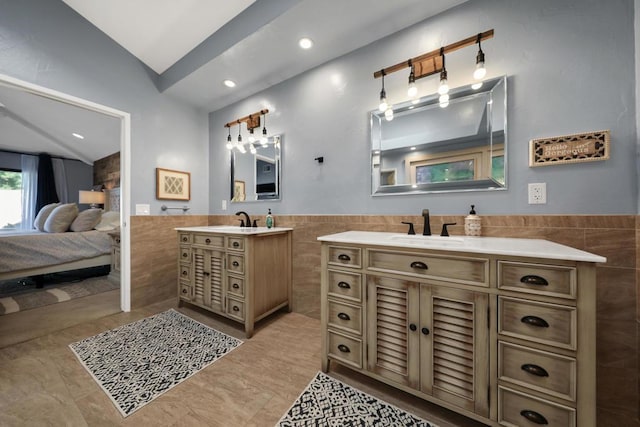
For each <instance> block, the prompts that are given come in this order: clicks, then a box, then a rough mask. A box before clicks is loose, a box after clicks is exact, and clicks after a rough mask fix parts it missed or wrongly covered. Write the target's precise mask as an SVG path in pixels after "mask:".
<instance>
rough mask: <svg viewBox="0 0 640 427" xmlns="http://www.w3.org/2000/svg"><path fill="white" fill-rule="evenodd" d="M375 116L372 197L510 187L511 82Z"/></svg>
mask: <svg viewBox="0 0 640 427" xmlns="http://www.w3.org/2000/svg"><path fill="white" fill-rule="evenodd" d="M393 113H394V114H393V118H392V120H386V119H385V114H384V113H381V112H380V111H377V110H376V111H372V112H371V193H372V195H374V196H379V195H393V194H422V193H430V192H446V191H470V190H503V189H506V187H507V181H506V178H507V163H506V154H507V78H506V77H499V78H495V79H491V80H487V81H484V82H483V83H482V86H480V87H477V86H476V85H469V86H462V87H459V88H456V89H452V90H451V91H450V92H449V100H448V102H442V103H441V102H440V100H439V95H438V94H434V95H432V96H428V97H423V98H422V99H420V100H419V101H418V102H412V101H407V102H404V103H402V104H397V105H394V106H393Z"/></svg>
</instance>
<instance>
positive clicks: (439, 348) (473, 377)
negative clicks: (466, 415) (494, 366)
mask: <svg viewBox="0 0 640 427" xmlns="http://www.w3.org/2000/svg"><path fill="white" fill-rule="evenodd" d="M487 317H488V295H486V294H481V293H476V292H471V291H465V290H460V289H451V288H444V287H438V286H429V285H422V286H421V287H420V359H421V360H420V364H421V368H420V375H421V378H420V389H421V390H422V392H424V393H427V394H430V395H432V396H434V397H437V398H438V399H441V400H444V401H447V402H449V403H452V404H454V405H456V406H459V407H461V408H464V409H466V410H469V411H472V412H474V413H476V414H478V415H482V416H485V417H486V416H488V415H489V401H488V399H489V394H488V392H489V390H488V387H489V382H488V378H489V372H488V371H489V345H488V343H489V329H488V324H487V323H488V321H487Z"/></svg>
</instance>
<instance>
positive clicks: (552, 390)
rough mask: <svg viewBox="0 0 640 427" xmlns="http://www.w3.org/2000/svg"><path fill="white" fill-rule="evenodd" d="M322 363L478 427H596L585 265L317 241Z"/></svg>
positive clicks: (591, 288) (590, 291) (590, 289)
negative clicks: (337, 366)
mask: <svg viewBox="0 0 640 427" xmlns="http://www.w3.org/2000/svg"><path fill="white" fill-rule="evenodd" d="M321 314H322V319H321V321H322V323H321V324H322V333H323V342H322V345H323V349H322V369H323V370H324V371H325V372H326V371H327V370H328V369H329V363H330V362H331V361H333V362H336V363H340V364H342V365H345V366H348V367H350V368H352V369H354V370H357V371H359V372H361V373H364V374H366V375H369V376H371V377H374V378H376V379H378V380H381V381H383V382H385V383H387V384H390V385H393V386H395V387H397V388H399V389H402V390H404V391H407V392H409V393H412V394H414V395H417V396H419V397H422V398H424V399H426V400H429V401H432V402H434V403H437V404H439V405H441V406H444V407H447V408H449V409H452V410H454V411H457V412H459V413H461V414H464V415H466V416H468V417H470V418H473V419H476V420H479V421H482V422H484V423H486V424H488V425H494V426H498V425H502V426H522V425H524V426H528V425H532V426H533V425H540V424H542V425H545V423H546V424H548V425H558V426H576V425H579V426H581V427H582V426H595V419H596V414H595V264H594V263H592V262H576V261H565V260H550V259H544V258H526V257H515V256H508V255H499V254H486V255H485V254H482V253H465V252H462V251H444V250H426V249H418V248H416V249H414V248H400V247H380V246H367V245H357V244H348V243H342V242H340V243H337V242H331V241H323V242H322V312H321Z"/></svg>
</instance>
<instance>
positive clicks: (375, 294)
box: [367, 276, 420, 388]
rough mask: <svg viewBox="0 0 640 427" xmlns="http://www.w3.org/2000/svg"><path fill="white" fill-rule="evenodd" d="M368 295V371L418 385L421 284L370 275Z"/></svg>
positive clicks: (395, 380) (400, 381) (399, 381)
mask: <svg viewBox="0 0 640 427" xmlns="http://www.w3.org/2000/svg"><path fill="white" fill-rule="evenodd" d="M367 294H368V301H367V319H368V320H367V322H368V323H367V331H368V332H367V334H368V335H367V346H368V352H367V353H368V360H367V366H368V370H369V371H372V372H374V373H376V374H378V375H380V376H382V377H385V378H387V379H389V380H391V381H393V382H396V383H398V384H402V385H405V386H409V387H413V388H418V387H419V380H420V357H419V351H420V348H419V341H420V331H419V328H418V322H419V320H420V319H419V310H418V305H419V302H420V301H419V299H420V298H419V285H418V284H417V283H415V282H409V281H405V280H397V279H389V278H386V277H376V276H369V277H368V278H367Z"/></svg>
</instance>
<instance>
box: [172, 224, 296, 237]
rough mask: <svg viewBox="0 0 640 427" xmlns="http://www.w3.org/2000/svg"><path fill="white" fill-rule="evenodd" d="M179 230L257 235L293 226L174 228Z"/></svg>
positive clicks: (280, 230)
mask: <svg viewBox="0 0 640 427" xmlns="http://www.w3.org/2000/svg"><path fill="white" fill-rule="evenodd" d="M174 230H177V231H195V232H198V233H220V234H243V235H255V234H270V233H282V232H283V231H291V230H293V228H287V227H271V228H267V227H240V226H238V225H211V226H199V227H177V228H174Z"/></svg>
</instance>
